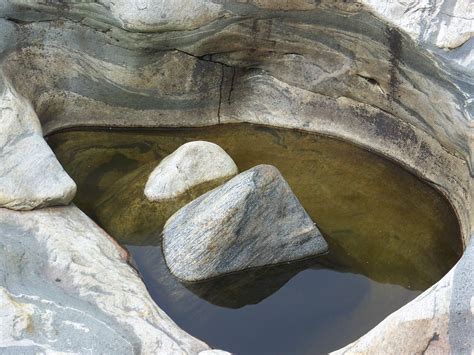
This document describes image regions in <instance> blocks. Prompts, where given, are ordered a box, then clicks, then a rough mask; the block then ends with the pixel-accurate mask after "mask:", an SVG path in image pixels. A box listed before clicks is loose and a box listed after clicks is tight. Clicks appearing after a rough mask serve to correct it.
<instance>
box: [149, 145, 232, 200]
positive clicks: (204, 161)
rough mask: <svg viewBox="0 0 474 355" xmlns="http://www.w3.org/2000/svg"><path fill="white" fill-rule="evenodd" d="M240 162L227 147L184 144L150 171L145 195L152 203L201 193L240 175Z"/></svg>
mask: <svg viewBox="0 0 474 355" xmlns="http://www.w3.org/2000/svg"><path fill="white" fill-rule="evenodd" d="M238 172H239V171H238V168H237V165H236V164H235V163H234V161H233V160H232V158H231V157H230V156H229V155H228V154H227V153H226V152H225V150H224V149H222V148H221V147H219V146H218V145H217V144H214V143H210V142H206V141H194V142H189V143H185V144H183V145H182V146H180V147H179V148H178V149H176V150H175V151H174V152H173V153H171V154H170V155H168V156H167V157H166V158H164V159H163V160H162V161H161V162H160V164H158V166H157V167H156V168H155V169H154V170H153V171H152V172H151V174H150V176H149V178H148V181H147V183H146V185H145V196H146V197H147V199H148V200H150V201H153V202H160V201H166V200H171V199H176V198H179V197H180V196H182V195H184V194H187V193H188V194H191V195H193V194H194V195H195V196H193V197H197V196H199V195H200V194H201V193H196V192H197V191H201V192H202V193H203V192H206V191H208V190H210V189H212V188H214V187H216V186H219V185H221V184H222V183H224V182H226V181H227V180H229V179H230V178H232V177H233V176H235V175H237V174H238Z"/></svg>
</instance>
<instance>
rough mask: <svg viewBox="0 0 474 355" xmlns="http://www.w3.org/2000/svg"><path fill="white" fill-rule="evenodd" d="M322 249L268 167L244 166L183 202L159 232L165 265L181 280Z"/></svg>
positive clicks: (324, 248) (311, 225)
mask: <svg viewBox="0 0 474 355" xmlns="http://www.w3.org/2000/svg"><path fill="white" fill-rule="evenodd" d="M327 248H328V247H327V243H326V241H325V240H324V238H323V237H322V235H321V232H320V231H319V230H318V228H317V227H316V226H315V224H314V223H313V221H312V220H311V218H310V217H309V215H308V214H307V213H306V211H305V210H304V208H303V207H302V206H301V204H300V202H299V201H298V199H297V198H296V196H295V195H294V194H293V192H292V190H291V188H290V186H289V185H288V183H287V182H286V181H285V179H284V178H283V176H282V175H281V174H280V172H279V171H278V169H276V168H275V167H273V166H270V165H258V166H256V167H254V168H252V169H250V170H247V171H245V172H243V173H241V174H239V175H237V176H236V177H234V178H233V179H231V180H230V181H228V182H227V183H225V184H224V185H222V186H221V187H218V188H216V189H214V190H212V191H209V192H208V193H206V194H204V195H202V196H201V197H199V198H197V199H196V200H194V201H192V202H191V203H189V204H187V205H186V206H184V207H183V208H181V209H180V210H179V211H178V212H176V213H175V214H174V215H173V216H171V218H170V219H169V220H168V221H167V222H166V225H165V228H164V230H163V252H164V256H165V259H166V263H167V265H168V267H169V268H170V270H171V272H172V273H173V274H174V275H175V276H176V277H178V278H179V279H181V280H183V281H187V282H194V281H201V280H206V279H210V278H213V277H217V276H220V275H224V274H228V273H232V272H236V271H241V270H245V269H249V268H254V267H260V266H266V265H274V264H279V263H283V262H290V261H295V260H298V259H302V258H306V257H310V256H316V255H318V254H322V253H325V252H326V251H327Z"/></svg>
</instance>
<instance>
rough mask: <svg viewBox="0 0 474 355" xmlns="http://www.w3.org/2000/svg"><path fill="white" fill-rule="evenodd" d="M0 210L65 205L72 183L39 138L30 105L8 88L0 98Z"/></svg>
mask: <svg viewBox="0 0 474 355" xmlns="http://www.w3.org/2000/svg"><path fill="white" fill-rule="evenodd" d="M0 127H1V129H0V207H7V208H11V209H16V210H29V209H33V208H36V207H43V206H51V205H64V204H68V203H69V202H70V201H71V200H72V199H73V197H74V195H75V193H76V184H75V183H74V181H72V179H71V178H70V177H69V176H68V175H67V174H66V172H65V171H64V170H63V168H62V166H61V164H59V162H58V161H57V159H56V157H55V156H54V153H53V152H52V151H51V149H50V148H49V146H48V145H47V144H46V142H45V141H44V139H43V137H42V133H41V126H40V124H39V121H38V118H37V117H36V114H35V112H34V110H33V108H32V107H31V105H30V103H29V102H28V101H27V100H26V99H24V98H22V97H21V96H19V95H18V94H17V93H16V92H15V91H14V90H13V89H11V88H10V87H9V86H8V85H7V86H6V87H5V88H4V92H3V94H2V96H0Z"/></svg>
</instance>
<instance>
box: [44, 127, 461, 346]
mask: <svg viewBox="0 0 474 355" xmlns="http://www.w3.org/2000/svg"><path fill="white" fill-rule="evenodd" d="M193 140H207V141H210V142H214V143H217V144H219V145H220V146H221V147H223V148H224V149H225V150H226V151H227V153H229V155H230V156H231V157H232V158H233V159H234V161H235V162H236V164H237V166H238V167H239V169H240V171H243V170H246V169H249V168H251V167H253V166H255V165H258V164H263V163H264V164H272V165H275V166H276V167H277V168H278V169H279V170H280V171H281V172H282V174H283V176H284V177H285V178H286V179H287V180H288V182H289V184H290V185H291V187H292V189H293V191H294V192H295V194H296V195H297V196H298V198H299V199H300V201H301V203H302V204H303V206H304V207H305V209H306V210H307V211H308V213H309V214H310V216H311V217H312V218H313V220H314V221H315V222H316V223H317V225H318V227H319V228H320V230H321V231H322V233H323V234H324V236H325V238H326V240H327V241H328V244H329V250H330V252H329V253H328V254H327V255H325V256H323V257H319V258H317V259H316V260H305V261H302V262H298V263H293V264H289V265H280V266H277V267H272V268H265V269H262V270H252V271H250V272H247V273H239V274H235V275H230V276H227V277H224V278H221V279H216V280H212V281H210V282H206V283H200V284H192V285H189V284H187V285H183V284H181V283H180V282H178V281H177V280H176V279H175V278H173V277H172V275H170V274H169V272H168V269H167V267H166V265H165V264H164V261H163V257H162V254H161V247H160V244H161V240H160V231H161V228H162V226H163V224H164V222H165V221H166V219H167V218H168V217H169V216H170V215H171V214H172V213H174V211H176V209H178V208H179V207H180V206H182V205H184V204H186V203H187V202H189V200H188V199H187V198H186V197H185V198H183V199H182V200H176V201H172V203H170V204H157V203H150V202H148V201H146V199H145V197H144V195H143V190H144V186H145V183H146V180H147V177H148V175H149V173H150V172H151V171H152V170H153V168H154V167H155V166H156V165H157V164H158V163H159V161H160V160H161V159H162V158H164V157H165V156H166V155H168V154H170V153H171V152H173V151H174V150H175V149H176V148H178V147H179V146H180V145H182V144H184V143H186V142H189V141H193ZM48 141H49V143H50V145H51V147H52V148H53V150H54V151H55V152H56V155H57V156H58V158H59V160H60V161H61V163H62V164H63V166H64V167H65V169H66V170H67V171H68V173H69V174H70V175H71V177H72V178H73V179H74V180H75V181H76V183H77V184H78V194H77V197H76V200H75V203H76V204H77V205H78V206H79V207H81V208H82V209H83V210H84V211H85V212H86V213H88V214H89V216H91V217H92V218H94V219H95V220H96V221H97V222H98V223H99V224H100V225H101V226H102V227H104V229H106V230H107V231H108V232H109V233H110V234H111V235H113V236H114V237H116V238H117V239H118V240H119V241H120V242H121V243H123V244H125V245H127V246H128V249H129V250H130V252H131V254H132V256H133V258H134V260H135V263H136V265H137V267H138V269H139V270H140V272H141V274H142V275H143V278H144V281H145V283H146V284H147V287H148V289H149V290H150V293H151V295H152V296H153V297H154V299H155V300H157V302H158V303H159V304H160V306H161V307H162V308H163V309H164V310H165V311H166V312H167V313H168V314H169V315H170V316H171V317H172V318H173V319H174V320H175V321H176V322H177V323H178V324H179V325H180V326H182V327H183V328H184V329H185V330H187V331H189V332H190V333H192V334H193V335H195V336H198V337H200V338H201V339H203V340H205V341H206V342H208V343H209V344H211V345H213V346H216V347H220V348H224V349H227V350H230V351H234V352H237V353H262V352H264V353H272V354H276V353H289V352H291V353H295V352H296V353H312V354H313V353H325V352H328V351H330V350H333V349H336V348H338V347H341V346H343V345H345V344H346V343H348V342H350V341H352V340H355V339H356V338H357V337H359V336H360V335H362V334H363V333H364V332H365V331H367V330H368V329H370V328H371V327H373V326H374V325H376V324H377V323H378V322H379V321H380V320H382V319H383V318H384V317H385V316H386V315H387V314H389V313H391V312H392V311H394V310H395V309H397V308H399V307H400V306H401V305H403V304H405V303H406V302H408V301H409V300H411V299H413V298H414V297H416V295H418V294H419V293H420V291H422V290H424V289H426V288H427V287H429V286H430V285H432V284H433V283H435V282H436V281H437V280H439V279H440V278H441V277H442V276H443V275H444V274H445V273H446V272H447V271H448V270H449V268H450V267H451V266H452V265H453V264H454V263H455V262H456V261H457V259H458V258H459V256H460V254H461V242H460V240H461V239H460V231H459V226H458V223H457V220H456V217H455V214H454V212H453V211H452V209H451V207H450V206H449V204H448V203H447V202H446V200H445V199H444V198H443V197H442V196H440V195H439V194H438V193H437V192H436V191H435V190H434V189H433V188H431V187H430V186H428V185H426V184H424V183H423V182H422V181H420V180H419V179H417V178H416V177H414V176H413V175H412V174H410V173H408V172H407V171H405V170H403V169H401V168H400V167H399V166H397V165H396V164H393V163H392V162H390V161H387V160H386V159H383V158H381V157H379V156H377V155H375V154H373V153H370V152H368V151H366V150H363V149H360V148H358V147H355V146H353V145H350V144H347V143H344V142H341V141H338V140H335V139H331V138H327V137H322V136H318V135H314V134H308V133H303V132H298V131H291V130H284V129H275V128H268V127H262V126H254V125H248V124H239V125H226V126H216V127H210V128H209V127H208V128H193V129H166V130H154V131H127V132H122V131H112V132H109V131H100V130H99V131H71V132H63V133H57V134H54V135H52V136H50V137H49V138H48Z"/></svg>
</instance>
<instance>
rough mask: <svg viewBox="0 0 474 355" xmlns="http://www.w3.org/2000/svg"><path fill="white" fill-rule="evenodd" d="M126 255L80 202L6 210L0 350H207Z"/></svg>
mask: <svg viewBox="0 0 474 355" xmlns="http://www.w3.org/2000/svg"><path fill="white" fill-rule="evenodd" d="M126 257H127V254H126V252H125V251H124V250H123V249H121V248H120V247H119V246H118V245H117V244H116V243H115V242H114V241H113V240H112V239H111V238H110V237H109V236H108V235H107V234H105V233H104V232H103V231H102V230H101V229H100V228H99V227H97V226H96V225H95V224H94V223H93V222H92V221H91V220H90V219H89V218H88V217H87V216H85V215H84V214H83V213H82V212H81V211H80V210H79V209H77V208H76V207H74V206H71V207H62V208H50V209H43V210H40V211H33V212H14V211H9V210H6V209H0V260H2V262H1V263H0V318H1V319H2V321H1V322H0V352H3V351H6V352H7V353H8V352H12V353H14V352H17V353H22V354H23V353H35V352H38V351H46V352H48V351H60V352H74V353H84V352H92V353H109V354H110V353H113V354H131V353H142V354H158V353H161V354H164V353H166V354H168V353H197V352H199V351H201V350H206V349H208V347H207V346H206V345H205V344H204V343H202V342H200V341H198V340H196V339H194V338H192V337H191V336H190V335H188V334H186V333H185V332H184V331H182V330H181V329H180V328H178V326H176V325H175V324H174V323H173V321H171V320H170V319H169V318H168V317H167V316H166V314H164V313H163V311H161V310H160V309H159V308H158V307H157V306H156V305H155V304H154V302H153V301H152V300H151V298H150V296H149V295H148V293H147V291H146V288H145V285H144V284H143V283H142V281H141V280H140V278H139V277H138V275H137V274H136V272H135V271H134V270H133V269H132V268H131V267H130V266H129V265H128V264H127V262H126ZM2 349H3V350H2Z"/></svg>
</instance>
